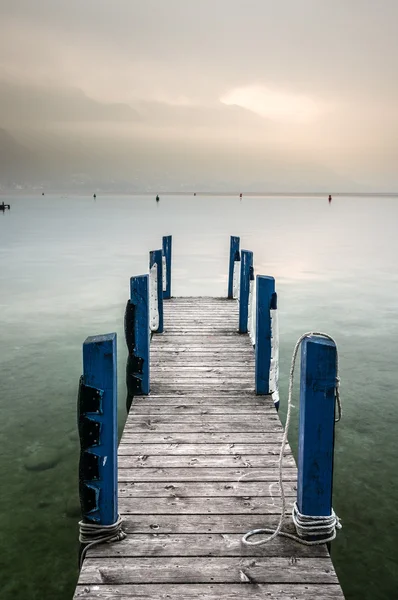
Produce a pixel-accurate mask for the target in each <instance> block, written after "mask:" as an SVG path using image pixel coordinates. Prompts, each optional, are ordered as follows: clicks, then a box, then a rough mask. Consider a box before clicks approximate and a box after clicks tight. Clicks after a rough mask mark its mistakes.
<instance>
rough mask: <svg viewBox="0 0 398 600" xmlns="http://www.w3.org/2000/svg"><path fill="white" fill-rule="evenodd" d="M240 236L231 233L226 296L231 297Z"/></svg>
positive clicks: (232, 295)
mask: <svg viewBox="0 0 398 600" xmlns="http://www.w3.org/2000/svg"><path fill="white" fill-rule="evenodd" d="M239 247H240V238H239V237H237V236H235V235H231V241H230V249H229V274H228V298H233V297H234V294H233V285H234V262H235V255H236V253H237V252H239Z"/></svg>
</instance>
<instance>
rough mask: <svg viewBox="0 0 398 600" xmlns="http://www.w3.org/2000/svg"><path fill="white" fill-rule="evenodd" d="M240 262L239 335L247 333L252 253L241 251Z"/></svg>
mask: <svg viewBox="0 0 398 600" xmlns="http://www.w3.org/2000/svg"><path fill="white" fill-rule="evenodd" d="M240 260H241V263H240V292H239V333H247V318H248V316H249V292H250V272H251V269H252V267H253V252H251V251H250V250H242V252H241V258H240Z"/></svg>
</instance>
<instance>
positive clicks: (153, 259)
mask: <svg viewBox="0 0 398 600" xmlns="http://www.w3.org/2000/svg"><path fill="white" fill-rule="evenodd" d="M155 263H156V265H157V274H158V285H157V290H158V311H159V327H158V328H157V330H156V333H163V267H162V250H151V251H150V253H149V268H150V269H151V268H152V267H153V265H154V264H155Z"/></svg>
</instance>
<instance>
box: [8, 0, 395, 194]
mask: <svg viewBox="0 0 398 600" xmlns="http://www.w3.org/2000/svg"><path fill="white" fill-rule="evenodd" d="M397 21H398V4H397V3H396V0H383V2H382V3H381V4H378V3H375V2H374V1H373V0H350V2H346V0H336V1H335V2H330V1H326V0H301V1H300V2H297V1H296V0H281V2H274V1H273V0H272V1H271V0H201V1H200V2H196V1H195V0H167V1H165V0H145V2H141V1H140V2H139V1H138V0H115V1H114V2H110V1H109V0H85V1H84V2H78V1H77V0H70V1H69V2H65V1H64V0H41V2H40V3H32V2H31V0H0V127H2V128H3V129H5V130H6V131H8V132H9V133H10V134H11V135H12V136H13V137H14V138H15V140H16V143H17V144H18V143H23V144H24V145H26V146H27V149H28V150H30V151H31V152H34V153H35V154H36V155H37V156H39V157H40V159H41V163H43V162H45V160H46V158H47V154H48V153H46V150H45V143H44V141H43V140H44V139H47V138H45V135H44V132H45V133H46V135H48V134H51V135H52V138H51V139H52V142H51V143H52V148H53V149H54V147H55V146H56V147H57V148H58V147H59V150H60V151H61V148H62V147H65V146H67V147H69V148H70V149H71V152H73V151H74V150H73V149H74V148H76V146H79V144H80V146H82V147H83V148H84V152H83V154H84V155H87V156H90V155H91V156H92V157H93V159H90V160H89V161H83V162H84V164H86V162H89V163H90V169H91V172H92V173H93V176H94V177H95V174H96V173H102V172H103V169H104V168H105V169H107V170H108V171H109V173H110V176H111V177H113V176H115V177H116V176H118V177H121V176H122V174H121V172H122V171H123V169H122V168H121V163H123V164H125V165H126V166H125V168H124V171H123V172H124V173H125V176H126V177H127V176H129V177H131V178H133V179H134V177H135V176H137V177H138V174H139V173H140V174H141V175H140V177H144V178H147V177H151V173H154V172H156V173H157V177H159V178H160V179H161V178H162V177H164V179H165V180H167V179H168V177H170V173H171V171H172V172H173V177H175V179H176V180H177V181H178V177H180V178H181V180H185V179H186V178H187V177H195V178H196V177H199V176H200V177H206V178H207V179H210V180H212V178H214V177H215V176H216V175H215V168H214V164H213V162H214V161H216V164H218V165H219V170H220V172H223V173H226V177H229V178H231V181H235V180H236V179H237V178H240V180H242V181H243V180H244V181H245V182H250V181H251V180H252V179H254V178H256V180H258V181H260V180H261V178H262V174H264V178H265V179H266V180H267V181H268V180H269V177H270V175H269V172H270V168H269V165H270V157H274V158H275V160H277V161H278V165H281V169H279V167H278V168H277V167H276V166H275V164H274V165H273V167H274V168H273V172H275V173H276V172H278V173H280V174H281V173H282V172H283V173H284V175H283V177H285V178H286V177H287V178H288V179H289V177H290V175H289V173H292V174H293V173H296V175H294V176H293V175H292V177H291V182H292V184H293V185H294V182H295V181H297V172H298V171H299V172H300V173H302V174H303V177H306V178H307V180H308V187H312V186H313V185H315V183H314V182H315V178H311V168H312V169H313V173H315V172H319V173H320V172H321V171H322V169H326V171H327V172H329V173H335V174H336V175H335V177H336V181H337V180H339V181H341V179H339V177H340V178H343V179H344V178H345V179H344V181H347V182H349V181H350V180H351V183H352V185H353V186H355V185H356V184H357V182H363V184H364V185H367V184H369V185H386V186H389V187H394V186H398V177H397V175H396V174H395V165H396V162H397V160H398V149H397V142H396V139H398V117H397V110H396V105H397V100H398V80H397V78H396V73H397V67H398V39H397V36H396V22H397ZM39 139H41V140H42V142H40V144H39V143H38V140H39ZM0 143H3V145H6V143H7V142H6V141H5V139H3V142H1V140H0ZM121 148H123V152H121V151H120V149H121ZM111 149H112V150H111ZM3 154H4V151H3ZM55 154H56V153H55ZM60 154H61V152H60ZM121 154H122V156H120V155H121ZM206 156H207V157H210V156H211V157H212V158H211V161H213V162H211V164H210V160H207V158H206ZM101 157H102V158H101ZM171 157H174V159H173V158H171ZM177 158H178V160H177ZM148 161H150V163H151V169H150V168H148V169H147V168H146V165H147V162H148ZM178 161H179V162H178ZM190 161H191V162H190ZM63 162H64V165H66V164H69V163H70V162H73V160H72V161H69V160H67V161H63ZM133 163H134V164H133ZM16 164H17V166H18V161H16ZM53 164H54V161H52V165H53ZM283 164H284V165H285V166H287V165H289V169H288V172H287V173H286V172H285V171H284V170H283V169H282V165H283ZM128 165H129V167H128ZM198 165H201V167H200V168H199V167H198ZM253 165H257V167H256V168H254V167H253ZM294 165H296V167H297V168H296V167H294ZM304 165H305V166H304ZM62 168H63V167H62V165H60V167H59V169H58V170H57V172H61V171H62ZM87 168H88V167H87ZM135 169H136V170H137V173H135ZM17 170H18V169H16V171H17ZM326 171H322V172H326ZM144 172H145V175H143V173H144ZM179 172H180V175H178V173H179ZM237 173H238V174H237ZM338 173H339V175H337V174H338ZM66 174H67V173H66V171H65V176H66ZM162 174H163V175H162ZM195 174H196V175H195ZM21 176H22V175H21ZM280 177H282V175H280ZM330 177H332V175H330ZM234 178H235V179H234ZM220 179H222V177H220ZM276 183H278V182H276Z"/></svg>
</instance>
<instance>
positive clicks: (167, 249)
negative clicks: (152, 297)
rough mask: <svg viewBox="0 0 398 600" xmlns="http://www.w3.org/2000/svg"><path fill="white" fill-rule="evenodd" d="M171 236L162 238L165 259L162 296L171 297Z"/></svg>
mask: <svg viewBox="0 0 398 600" xmlns="http://www.w3.org/2000/svg"><path fill="white" fill-rule="evenodd" d="M172 241H173V240H172V236H171V235H164V236H163V240H162V250H163V257H164V259H165V261H166V267H165V269H166V270H165V271H164V272H163V298H165V299H166V300H168V299H169V298H171V248H172Z"/></svg>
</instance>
